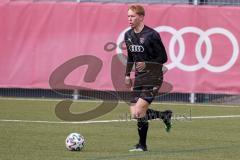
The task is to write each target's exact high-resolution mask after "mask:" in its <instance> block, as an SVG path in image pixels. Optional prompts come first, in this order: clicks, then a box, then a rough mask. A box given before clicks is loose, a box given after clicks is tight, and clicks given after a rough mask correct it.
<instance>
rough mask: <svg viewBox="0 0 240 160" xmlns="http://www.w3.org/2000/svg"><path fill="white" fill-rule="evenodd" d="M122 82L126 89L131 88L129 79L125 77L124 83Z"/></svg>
mask: <svg viewBox="0 0 240 160" xmlns="http://www.w3.org/2000/svg"><path fill="white" fill-rule="evenodd" d="M124 82H125V85H126V87H128V88H131V87H132V80H131V78H130V77H129V76H126V77H125V81H124Z"/></svg>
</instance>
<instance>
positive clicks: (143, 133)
mask: <svg viewBox="0 0 240 160" xmlns="http://www.w3.org/2000/svg"><path fill="white" fill-rule="evenodd" d="M137 126H138V135H139V144H141V145H143V146H146V140H147V132H148V121H146V120H145V119H142V118H139V119H138V123H137Z"/></svg>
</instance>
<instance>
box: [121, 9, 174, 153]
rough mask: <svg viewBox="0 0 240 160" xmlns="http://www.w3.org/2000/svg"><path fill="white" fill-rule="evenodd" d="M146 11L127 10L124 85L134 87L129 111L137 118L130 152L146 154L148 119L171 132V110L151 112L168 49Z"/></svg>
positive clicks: (160, 82)
mask: <svg viewBox="0 0 240 160" xmlns="http://www.w3.org/2000/svg"><path fill="white" fill-rule="evenodd" d="M144 16H145V10H144V8H143V7H142V6H140V5H131V6H130V7H129V8H128V22H129V25H130V26H131V29H130V30H128V31H127V32H126V33H125V37H124V41H125V43H126V46H127V52H128V59H127V67H126V75H125V85H126V86H127V87H133V89H132V99H131V107H130V112H131V115H132V117H134V118H135V119H137V126H138V134H139V142H138V143H137V145H136V146H135V147H134V148H133V149H130V150H129V151H147V145H146V139H147V132H148V120H152V119H157V118H159V119H162V120H163V122H164V124H165V127H166V131H167V132H169V131H170V129H171V125H172V124H171V117H172V111H171V110H166V111H164V112H160V111H156V110H153V109H149V108H148V107H149V105H150V104H151V102H152V101H153V99H154V96H155V95H156V94H157V93H158V91H159V88H160V87H161V85H162V82H163V71H162V66H163V65H162V64H163V63H165V62H166V61H167V54H166V50H165V47H164V45H163V43H162V41H161V38H160V35H159V34H158V33H157V32H156V31H155V30H154V29H152V28H150V27H148V26H146V25H144V22H143V21H144ZM133 65H135V80H134V85H133V86H132V80H131V78H130V72H131V71H132V68H133Z"/></svg>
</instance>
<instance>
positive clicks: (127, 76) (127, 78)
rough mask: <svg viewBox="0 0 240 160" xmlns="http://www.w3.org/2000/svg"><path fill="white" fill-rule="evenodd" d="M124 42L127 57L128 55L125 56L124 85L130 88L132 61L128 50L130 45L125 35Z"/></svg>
mask: <svg viewBox="0 0 240 160" xmlns="http://www.w3.org/2000/svg"><path fill="white" fill-rule="evenodd" d="M124 41H125V44H126V48H127V55H128V56H127V57H128V58H127V65H126V72H125V85H126V86H127V87H129V88H130V87H131V86H132V80H131V77H130V73H131V71H132V68H133V64H134V61H133V56H132V53H131V52H130V50H129V46H130V45H131V42H130V40H129V37H128V36H127V34H125V36H124Z"/></svg>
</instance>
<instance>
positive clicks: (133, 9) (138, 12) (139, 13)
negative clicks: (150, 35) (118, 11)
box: [128, 5, 145, 16]
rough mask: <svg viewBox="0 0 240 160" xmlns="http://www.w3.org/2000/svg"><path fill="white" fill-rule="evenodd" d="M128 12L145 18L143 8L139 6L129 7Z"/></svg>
mask: <svg viewBox="0 0 240 160" xmlns="http://www.w3.org/2000/svg"><path fill="white" fill-rule="evenodd" d="M128 10H132V11H133V12H135V13H136V14H138V15H140V16H145V10H144V8H143V6H141V5H131V6H130V7H129V8H128Z"/></svg>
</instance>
